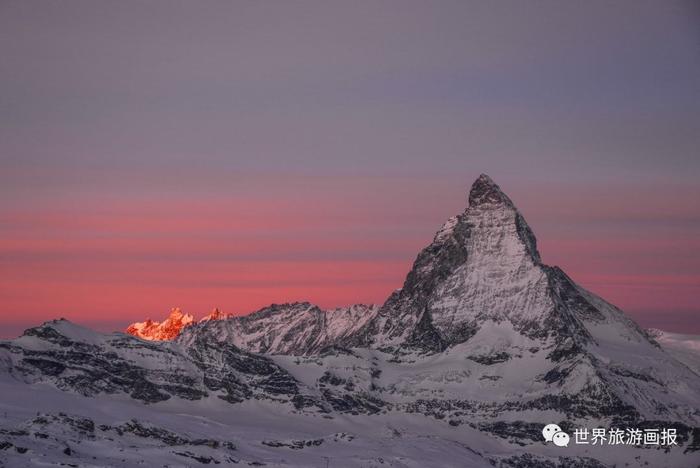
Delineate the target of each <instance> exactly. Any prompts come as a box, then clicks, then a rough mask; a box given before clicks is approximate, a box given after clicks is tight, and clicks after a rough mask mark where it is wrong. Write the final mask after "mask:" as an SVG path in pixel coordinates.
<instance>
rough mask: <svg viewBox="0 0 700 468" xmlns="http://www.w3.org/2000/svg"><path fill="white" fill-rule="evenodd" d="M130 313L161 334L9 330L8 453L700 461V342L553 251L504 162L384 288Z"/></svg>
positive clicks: (0, 347) (4, 440)
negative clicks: (589, 280)
mask: <svg viewBox="0 0 700 468" xmlns="http://www.w3.org/2000/svg"><path fill="white" fill-rule="evenodd" d="M132 333H134V334H137V335H141V336H143V337H144V338H146V340H144V339H139V338H137V337H134V336H131V335H125V334H121V333H116V334H111V335H102V334H98V333H95V332H92V331H90V330H87V329H85V328H82V327H79V326H76V325H74V324H71V323H70V322H67V321H65V320H57V321H52V322H47V323H45V324H44V325H42V326H39V327H36V328H32V329H29V330H27V331H26V332H25V333H24V335H23V336H21V337H19V338H17V339H15V340H11V341H6V342H0V381H2V386H3V388H2V389H1V390H2V391H3V405H4V408H5V409H6V410H7V413H8V415H7V416H6V417H5V418H4V419H3V423H2V428H1V429H0V460H5V461H6V463H8V464H9V465H11V466H27V464H29V465H31V464H41V463H43V462H45V461H49V462H52V463H57V462H56V460H58V461H59V462H60V461H64V462H66V463H67V460H74V461H73V462H71V463H77V464H79V465H80V466H89V463H93V462H90V460H92V457H95V459H94V460H95V461H94V465H96V466H133V465H135V464H136V462H137V461H141V462H143V464H147V465H149V466H152V465H166V464H167V465H169V466H178V465H180V466H191V465H193V464H199V463H202V464H204V463H207V462H209V463H217V462H219V463H223V464H233V463H235V462H239V463H241V462H242V463H243V464H253V465H255V464H265V465H267V466H321V467H323V466H341V467H344V466H348V467H351V466H382V465H384V466H407V467H412V466H416V467H417V466H421V467H426V466H428V467H429V466H477V467H478V466H489V465H496V466H503V467H506V466H514V467H540V466H546V467H569V466H577V467H598V466H613V465H615V466H623V465H624V466H659V467H661V466H669V467H687V466H696V465H697V464H698V463H699V462H700V460H699V457H698V455H699V454H700V452H699V451H698V450H699V449H700V430H699V429H698V426H699V425H700V374H699V373H698V355H697V353H695V352H694V351H692V352H691V351H689V349H692V348H693V347H694V343H695V342H694V341H693V340H690V339H688V338H684V337H680V336H677V335H672V334H664V333H661V332H659V333H654V336H655V337H656V339H654V338H653V337H651V336H650V335H649V334H648V333H647V332H645V331H644V330H642V329H640V328H639V327H638V326H637V325H636V324H635V323H634V322H633V321H632V320H630V319H629V318H627V317H626V316H625V315H624V313H623V312H622V311H620V310H619V309H618V308H616V307H615V306H613V305H611V304H609V303H607V302H606V301H604V300H603V299H601V298H599V297H597V296H595V295H594V294H592V293H591V292H589V291H586V290H585V289H583V288H581V287H580V286H578V285H577V284H576V283H574V281H573V280H572V279H571V278H569V277H568V276H567V275H566V274H565V273H564V272H563V271H561V270H560V269H559V268H557V267H550V266H547V265H545V264H543V263H542V261H541V259H540V255H539V252H538V250H537V242H536V239H535V236H534V234H533V232H532V230H531V229H530V228H529V226H528V225H527V223H526V222H525V220H524V218H523V216H522V215H521V213H520V212H519V211H518V210H517V208H516V207H515V205H514V204H513V202H512V201H511V200H510V198H508V197H507V196H506V195H505V194H504V193H503V192H502V191H501V190H500V188H499V187H498V186H497V185H496V184H495V183H494V182H493V181H492V180H491V179H489V178H488V177H487V176H481V177H479V179H478V180H477V181H476V182H475V183H474V185H473V186H472V189H471V191H470V193H469V206H468V207H467V209H466V210H465V211H464V212H463V213H461V214H459V215H457V216H455V217H453V218H451V219H450V220H448V221H447V222H446V223H445V224H444V225H443V227H442V228H441V229H440V230H439V231H438V233H437V234H436V236H435V238H434V239H433V242H432V243H431V244H430V245H428V246H427V247H426V248H425V249H424V250H423V251H421V252H420V253H419V255H418V257H417V259H416V261H415V263H414V265H413V268H412V269H411V271H410V272H409V273H408V275H407V277H406V280H405V282H404V285H403V287H402V288H401V289H399V290H397V291H395V292H394V293H393V294H392V295H391V296H390V297H389V298H388V299H387V301H386V302H385V303H384V304H383V305H382V306H381V307H372V306H352V307H350V308H343V309H336V310H331V311H324V310H321V309H320V308H318V307H316V306H314V305H312V304H309V303H306V302H302V303H292V304H282V305H272V306H269V307H266V308H264V309H261V310H259V311H257V312H255V313H253V314H250V315H248V316H245V317H230V316H228V315H226V314H223V313H220V312H217V313H214V314H212V315H211V316H209V317H208V318H207V319H206V320H202V321H200V322H198V323H194V320H193V318H192V317H191V316H185V315H184V314H182V313H181V312H180V311H175V312H173V314H171V317H170V318H169V319H168V320H166V321H165V322H162V323H159V324H156V323H155V322H150V324H149V322H145V323H140V324H138V326H134V330H132ZM173 338H174V339H173ZM154 339H155V341H153V340H154ZM659 343H661V344H659ZM695 349H697V348H695ZM37 413H38V414H37ZM60 413H64V414H60ZM549 423H556V424H558V425H560V426H561V428H563V429H564V430H566V431H569V432H570V433H571V432H572V431H573V429H574V428H589V429H592V428H598V427H602V428H622V429H632V428H639V427H643V428H659V429H661V428H668V427H672V428H673V429H675V430H676V431H677V433H678V441H677V442H678V446H672V447H658V446H657V447H644V446H639V447H636V446H634V445H631V446H627V445H624V446H619V445H616V446H607V445H605V446H602V447H601V446H591V445H577V444H576V445H575V444H571V445H570V446H569V447H565V448H564V447H556V446H554V445H552V444H551V443H550V444H545V443H544V441H543V439H542V433H541V431H542V428H543V426H544V425H546V424H549ZM258 466H259V465H258Z"/></svg>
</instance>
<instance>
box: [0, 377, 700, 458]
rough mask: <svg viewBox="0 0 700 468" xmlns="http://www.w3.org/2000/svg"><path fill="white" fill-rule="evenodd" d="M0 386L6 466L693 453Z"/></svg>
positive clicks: (392, 418)
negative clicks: (558, 444) (561, 442)
mask: <svg viewBox="0 0 700 468" xmlns="http://www.w3.org/2000/svg"><path fill="white" fill-rule="evenodd" d="M0 393H1V394H2V395H3V398H2V401H1V402H0V414H1V415H2V416H3V417H2V419H1V420H0V447H3V448H2V449H0V463H2V465H3V466H7V467H32V466H80V467H97V466H99V467H106V466H108V467H133V466H148V467H156V466H170V467H185V466H203V465H216V464H220V465H221V466H267V467H319V468H323V467H326V466H328V467H341V468H345V467H348V468H351V467H381V466H387V467H411V468H421V467H423V468H431V467H436V468H437V467H473V468H482V467H492V466H494V465H495V466H504V467H541V466H545V467H546V466H567V467H570V466H577V467H603V466H613V465H616V466H626V463H629V462H632V463H631V464H630V465H631V466H640V465H641V464H642V463H648V465H647V466H654V467H687V466H695V464H696V463H697V460H698V459H697V456H694V454H692V453H686V454H683V453H681V451H680V450H676V451H673V452H671V453H666V452H665V451H664V450H660V449H636V448H634V447H625V446H621V447H598V448H596V447H581V446H573V445H572V446H570V447H567V448H560V447H555V446H553V445H551V444H549V445H545V444H544V443H543V442H540V441H538V442H536V443H531V444H525V445H522V444H521V443H519V442H517V441H509V440H508V439H506V438H503V437H498V436H494V435H493V434H492V433H489V432H484V431H481V430H478V429H477V428H474V427H470V426H463V427H458V428H457V427H453V426H450V425H449V424H446V423H445V422H444V421H439V420H436V419H433V418H425V417H423V416H419V415H415V414H406V413H387V414H381V415H376V416H367V415H357V416H355V415H333V416H329V415H301V414H295V413H292V412H289V411H287V410H285V409H284V408H282V407H280V406H278V405H275V404H273V403H270V402H264V401H249V402H245V403H242V404H239V405H236V406H230V405H228V404H227V403H225V402H223V401H222V400H218V399H207V400H202V401H198V402H191V401H188V400H180V399H174V400H172V401H168V402H162V403H158V404H155V405H142V404H138V403H137V402H135V401H134V400H131V399H129V398H124V397H122V398H118V397H105V396H98V397H95V398H84V397H81V396H78V395H75V394H71V393H66V392H59V391H56V390H55V389H53V388H51V387H50V386H45V385H34V386H30V387H27V386H25V385H21V384H18V383H17V382H15V381H8V380H7V379H6V378H3V379H0ZM636 463H639V465H635V464H636Z"/></svg>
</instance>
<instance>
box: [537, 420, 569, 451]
mask: <svg viewBox="0 0 700 468" xmlns="http://www.w3.org/2000/svg"><path fill="white" fill-rule="evenodd" d="M542 437H544V440H545V441H546V442H553V443H554V445H556V446H557V447H568V446H569V434H567V433H566V432H564V431H562V430H561V427H559V426H557V425H556V424H547V425H546V426H544V429H542Z"/></svg>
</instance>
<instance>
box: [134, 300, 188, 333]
mask: <svg viewBox="0 0 700 468" xmlns="http://www.w3.org/2000/svg"><path fill="white" fill-rule="evenodd" d="M193 323H194V317H193V316H192V315H190V314H185V313H183V312H182V310H180V308H179V307H174V308H172V309H171V310H170V315H168V318H166V319H165V320H163V321H162V322H154V321H153V320H151V319H150V318H149V319H146V321H145V322H136V323H132V324H131V325H129V326H128V327H127V329H126V333H128V334H130V335H134V336H138V337H139V338H142V339H144V340H150V341H164V340H172V339H173V338H175V337H176V336H178V335H179V334H180V332H181V331H182V329H183V328H185V327H187V326H190V325H192V324H193Z"/></svg>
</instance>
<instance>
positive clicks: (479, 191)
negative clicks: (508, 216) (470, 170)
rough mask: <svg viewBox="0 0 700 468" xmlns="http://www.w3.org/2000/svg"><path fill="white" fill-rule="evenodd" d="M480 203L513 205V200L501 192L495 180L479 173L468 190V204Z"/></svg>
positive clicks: (477, 204) (476, 204)
mask: <svg viewBox="0 0 700 468" xmlns="http://www.w3.org/2000/svg"><path fill="white" fill-rule="evenodd" d="M482 204H498V205H508V206H513V202H512V201H511V200H510V198H508V195H506V194H505V193H503V191H502V190H501V188H500V187H499V186H498V184H496V182H494V181H493V179H491V177H489V176H488V175H486V174H481V175H480V176H479V178H478V179H476V180H475V181H474V183H473V184H472V188H471V190H469V206H472V207H473V206H479V205H482Z"/></svg>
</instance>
